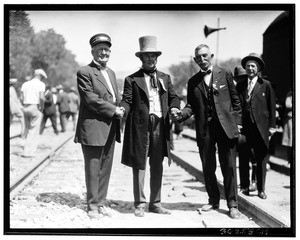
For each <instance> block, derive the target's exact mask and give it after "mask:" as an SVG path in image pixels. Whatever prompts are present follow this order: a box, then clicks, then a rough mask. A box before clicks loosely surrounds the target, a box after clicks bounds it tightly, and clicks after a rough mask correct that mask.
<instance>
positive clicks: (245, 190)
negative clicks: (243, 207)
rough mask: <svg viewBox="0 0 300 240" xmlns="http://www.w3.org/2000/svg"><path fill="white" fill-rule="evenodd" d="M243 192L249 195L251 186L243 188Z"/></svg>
mask: <svg viewBox="0 0 300 240" xmlns="http://www.w3.org/2000/svg"><path fill="white" fill-rule="evenodd" d="M241 192H242V194H244V195H246V196H249V188H242V189H241Z"/></svg>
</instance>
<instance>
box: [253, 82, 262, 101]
mask: <svg viewBox="0 0 300 240" xmlns="http://www.w3.org/2000/svg"><path fill="white" fill-rule="evenodd" d="M261 86H262V81H261V79H260V78H258V79H257V81H256V83H255V85H254V88H253V91H252V98H253V97H254V96H255V95H256V94H257V93H258V92H259V91H260V89H261Z"/></svg>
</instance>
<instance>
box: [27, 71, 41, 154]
mask: <svg viewBox="0 0 300 240" xmlns="http://www.w3.org/2000/svg"><path fill="white" fill-rule="evenodd" d="M43 79H47V74H46V73H45V71H44V70H43V69H36V70H34V78H33V79H31V80H29V81H27V82H25V83H23V85H22V87H21V100H22V102H23V105H24V108H23V112H24V119H25V128H26V129H25V134H26V142H25V146H24V152H23V155H22V156H24V157H34V156H35V151H36V149H37V145H38V142H39V141H38V137H39V131H40V125H41V120H42V116H43V114H42V112H43V109H44V101H45V96H44V94H45V89H46V86H45V83H43V82H42V80H43Z"/></svg>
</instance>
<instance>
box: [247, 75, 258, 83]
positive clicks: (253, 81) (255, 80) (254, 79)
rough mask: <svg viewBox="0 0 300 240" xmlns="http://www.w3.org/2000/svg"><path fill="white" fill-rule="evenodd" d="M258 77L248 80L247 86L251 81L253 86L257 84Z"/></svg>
mask: <svg viewBox="0 0 300 240" xmlns="http://www.w3.org/2000/svg"><path fill="white" fill-rule="evenodd" d="M257 79H258V76H256V77H254V78H253V79H252V80H250V79H249V78H248V84H249V83H250V81H252V83H253V84H255V83H256V82H257Z"/></svg>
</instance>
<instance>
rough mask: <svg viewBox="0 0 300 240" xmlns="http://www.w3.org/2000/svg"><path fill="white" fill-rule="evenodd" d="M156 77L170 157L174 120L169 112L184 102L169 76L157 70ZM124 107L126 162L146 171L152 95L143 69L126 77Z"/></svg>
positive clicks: (124, 149) (167, 153)
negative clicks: (170, 117) (171, 130)
mask: <svg viewBox="0 0 300 240" xmlns="http://www.w3.org/2000/svg"><path fill="white" fill-rule="evenodd" d="M156 77H157V79H158V85H159V87H160V90H159V95H160V102H161V110H162V118H163V121H164V137H165V141H166V149H165V153H164V156H169V154H170V145H169V143H170V134H171V133H170V121H169V109H170V108H172V107H176V108H178V109H179V108H180V107H179V106H180V101H179V98H178V96H177V95H176V93H175V91H174V90H173V85H172V82H171V78H170V76H169V75H167V74H165V73H163V72H160V71H157V73H156ZM120 106H123V107H124V108H125V110H126V115H125V116H126V118H127V119H126V126H125V132H124V141H123V142H124V143H123V153H122V163H123V164H125V165H127V166H134V167H137V168H139V169H145V163H146V159H147V156H146V146H147V132H148V121H149V94H148V89H147V85H146V81H145V78H144V74H143V71H142V70H139V71H137V72H135V73H133V74H132V75H130V76H128V77H126V78H125V83H124V92H123V99H122V101H121V104H120Z"/></svg>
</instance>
